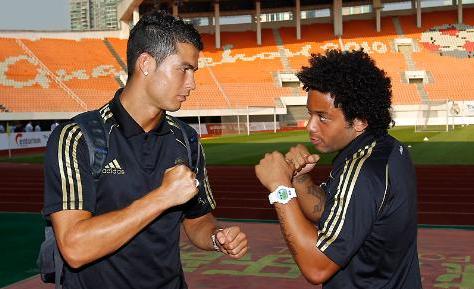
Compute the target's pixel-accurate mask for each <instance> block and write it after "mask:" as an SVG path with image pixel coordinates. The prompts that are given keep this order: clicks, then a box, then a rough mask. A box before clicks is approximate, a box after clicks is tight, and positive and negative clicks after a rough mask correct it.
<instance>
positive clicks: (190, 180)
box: [158, 164, 198, 207]
mask: <svg viewBox="0 0 474 289" xmlns="http://www.w3.org/2000/svg"><path fill="white" fill-rule="evenodd" d="M195 179H196V174H194V173H193V172H192V171H191V170H190V169H189V167H187V166H186V165H182V164H180V165H176V166H174V167H172V168H169V169H167V170H166V171H165V175H164V176H163V182H162V183H161V186H160V187H159V188H158V190H159V194H160V197H164V198H165V199H166V200H167V201H169V207H174V206H178V205H181V204H184V203H186V202H187V201H189V200H190V199H191V198H192V197H194V196H195V195H196V194H197V192H198V189H197V187H196V181H195Z"/></svg>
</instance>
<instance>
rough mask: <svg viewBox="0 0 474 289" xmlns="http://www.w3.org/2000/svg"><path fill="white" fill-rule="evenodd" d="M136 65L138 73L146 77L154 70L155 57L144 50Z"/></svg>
mask: <svg viewBox="0 0 474 289" xmlns="http://www.w3.org/2000/svg"><path fill="white" fill-rule="evenodd" d="M136 66H137V70H138V71H137V72H138V73H140V74H142V75H144V76H145V77H146V76H148V74H149V73H150V72H151V71H152V70H153V67H152V66H153V57H152V56H151V55H150V54H148V53H146V52H143V53H142V54H140V56H138V58H137V64H136Z"/></svg>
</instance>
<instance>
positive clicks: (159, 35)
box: [127, 11, 203, 78]
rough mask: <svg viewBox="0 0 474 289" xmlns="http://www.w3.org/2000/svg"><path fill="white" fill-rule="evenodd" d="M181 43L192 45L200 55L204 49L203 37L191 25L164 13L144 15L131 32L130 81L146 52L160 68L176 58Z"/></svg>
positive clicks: (128, 54) (129, 41) (129, 40)
mask: <svg viewBox="0 0 474 289" xmlns="http://www.w3.org/2000/svg"><path fill="white" fill-rule="evenodd" d="M178 43H189V44H192V45H194V47H196V48H197V49H198V50H199V51H201V50H202V49H203V44H202V41H201V36H200V35H199V32H197V30H196V29H195V28H194V26H193V25H192V24H187V23H184V21H183V20H182V19H180V18H176V17H173V16H172V15H169V14H168V13H165V12H163V11H153V12H151V13H150V14H146V15H143V16H142V17H141V18H140V20H139V21H138V23H137V24H136V25H135V26H134V27H133V29H132V30H131V31H130V37H129V38H128V43H127V66H128V78H131V77H132V75H133V71H134V69H135V64H136V62H137V59H138V57H139V56H140V54H142V53H144V52H146V53H149V54H150V55H151V56H153V58H155V60H156V63H157V64H160V63H161V62H162V61H163V60H164V59H165V58H166V57H168V56H170V55H172V54H175V53H176V52H177V49H178V45H177V44H178Z"/></svg>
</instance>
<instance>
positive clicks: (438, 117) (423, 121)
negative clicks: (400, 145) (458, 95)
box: [415, 100, 449, 132]
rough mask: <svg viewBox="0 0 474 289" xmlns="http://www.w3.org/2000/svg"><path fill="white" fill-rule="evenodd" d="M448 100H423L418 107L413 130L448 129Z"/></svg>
mask: <svg viewBox="0 0 474 289" xmlns="http://www.w3.org/2000/svg"><path fill="white" fill-rule="evenodd" d="M448 104H449V102H448V100H429V101H424V102H423V103H422V104H420V105H419V107H418V113H417V118H416V125H415V132H426V131H431V132H441V131H448V130H449V105H448Z"/></svg>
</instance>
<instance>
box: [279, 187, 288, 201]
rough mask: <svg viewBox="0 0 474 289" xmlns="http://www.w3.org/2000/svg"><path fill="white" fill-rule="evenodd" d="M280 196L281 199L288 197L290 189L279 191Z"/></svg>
mask: <svg viewBox="0 0 474 289" xmlns="http://www.w3.org/2000/svg"><path fill="white" fill-rule="evenodd" d="M278 197H279V199H280V200H286V199H288V191H287V190H286V189H280V190H279V191H278Z"/></svg>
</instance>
